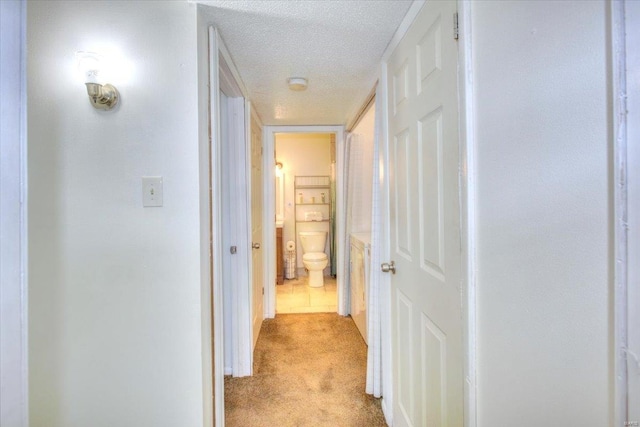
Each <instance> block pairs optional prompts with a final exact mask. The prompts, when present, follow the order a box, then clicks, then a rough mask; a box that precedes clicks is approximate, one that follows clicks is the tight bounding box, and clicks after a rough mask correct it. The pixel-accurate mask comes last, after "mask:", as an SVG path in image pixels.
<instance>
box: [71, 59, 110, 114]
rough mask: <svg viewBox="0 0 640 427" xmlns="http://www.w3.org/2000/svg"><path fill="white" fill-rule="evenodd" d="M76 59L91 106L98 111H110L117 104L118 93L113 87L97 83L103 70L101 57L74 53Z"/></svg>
mask: <svg viewBox="0 0 640 427" xmlns="http://www.w3.org/2000/svg"><path fill="white" fill-rule="evenodd" d="M76 58H77V59H78V70H79V71H80V73H81V74H82V78H83V79H84V82H85V85H86V86H87V94H88V95H89V102H91V105H93V106H94V108H97V109H99V110H111V109H112V108H113V107H115V106H116V104H118V100H119V99H120V93H118V89H116V88H115V87H114V86H113V85H110V84H108V83H107V84H100V83H99V80H100V77H101V76H100V74H101V73H102V72H103V70H104V63H103V62H104V61H103V58H102V56H100V55H99V54H97V53H94V52H76Z"/></svg>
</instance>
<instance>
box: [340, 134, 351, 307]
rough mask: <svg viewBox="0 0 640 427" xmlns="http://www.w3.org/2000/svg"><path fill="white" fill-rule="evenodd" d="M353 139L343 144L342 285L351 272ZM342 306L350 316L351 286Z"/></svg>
mask: <svg viewBox="0 0 640 427" xmlns="http://www.w3.org/2000/svg"><path fill="white" fill-rule="evenodd" d="M353 139H354V135H353V134H352V133H348V134H347V137H346V143H345V144H344V163H343V164H342V168H343V170H342V172H343V174H342V176H344V177H345V182H344V187H343V188H344V189H345V190H346V191H345V192H344V194H343V195H342V200H343V201H344V204H343V206H344V207H345V210H344V212H343V215H344V216H343V224H344V241H343V242H342V250H343V251H344V254H345V256H343V257H342V258H343V260H344V270H343V271H344V272H345V275H346V276H347V277H345V278H343V283H347V284H348V283H349V274H350V271H351V264H350V262H349V252H350V248H351V202H350V199H349V196H350V194H351V187H352V185H351V182H350V181H352V179H353V178H351V179H350V178H349V177H350V170H349V166H350V162H351V160H350V154H351V148H350V147H351V142H352V141H353ZM342 304H343V307H344V315H347V314H351V286H350V285H348V286H345V289H343V293H342Z"/></svg>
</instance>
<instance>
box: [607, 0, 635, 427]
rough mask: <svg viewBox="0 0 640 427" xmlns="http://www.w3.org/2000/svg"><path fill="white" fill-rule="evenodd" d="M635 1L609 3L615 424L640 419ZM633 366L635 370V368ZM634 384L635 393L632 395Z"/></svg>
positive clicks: (612, 422) (612, 421)
mask: <svg viewBox="0 0 640 427" xmlns="http://www.w3.org/2000/svg"><path fill="white" fill-rule="evenodd" d="M630 3H631V2H629V1H628V0H623V1H614V2H611V3H610V5H609V7H610V13H609V19H610V25H609V28H610V41H609V43H610V44H609V49H610V50H611V56H610V59H609V60H610V61H611V63H610V64H609V67H610V69H609V73H610V76H611V77H610V78H611V86H610V92H609V96H610V97H611V127H610V130H611V136H610V137H611V141H612V143H611V148H610V150H611V151H610V156H611V157H610V158H611V162H612V164H611V166H610V174H611V175H610V183H611V184H610V193H611V196H610V200H611V202H612V206H611V208H610V212H611V218H612V219H613V220H612V224H611V229H610V232H611V233H612V235H613V239H612V240H613V241H612V245H613V246H612V253H611V254H610V269H611V272H612V273H611V274H612V283H611V285H610V286H611V288H610V292H611V294H612V295H613V300H612V301H611V304H612V310H613V320H612V322H611V324H610V334H611V336H612V337H613V349H612V367H611V372H610V376H611V377H612V378H613V381H614V390H613V391H614V393H613V394H614V395H613V399H612V402H611V404H612V405H613V408H612V411H611V414H612V415H611V416H612V420H611V424H612V425H623V424H625V422H626V421H629V422H632V421H636V422H637V421H640V420H638V419H634V418H633V417H634V416H637V413H636V414H632V413H631V408H632V407H633V405H634V402H631V401H630V398H633V397H635V399H640V396H638V395H637V393H638V389H637V381H636V382H635V383H631V381H630V377H631V376H632V375H635V372H637V371H638V359H637V354H638V352H639V351H640V348H639V347H638V345H639V344H640V339H639V338H638V337H639V336H640V326H638V322H639V321H640V303H638V301H637V297H638V295H640V267H639V266H638V261H639V260H640V247H639V245H638V244H637V243H636V242H638V241H640V228H638V225H639V223H640V179H639V178H640V176H639V170H638V164H640V149H639V148H638V147H637V144H634V142H635V141H634V137H636V136H638V135H640V126H639V125H638V121H637V120H634V118H637V117H638V111H637V110H633V108H634V107H636V106H637V105H638V104H639V97H638V95H639V94H638V93H637V91H634V87H633V85H634V82H631V84H630V87H627V78H628V77H629V74H628V70H630V69H637V67H638V66H639V65H640V64H638V63H637V62H638V60H637V58H638V57H637V56H633V55H631V56H627V52H636V51H637V49H638V48H640V43H638V40H637V38H636V37H634V35H633V34H632V33H631V29H633V28H637V25H638V22H636V21H637V19H638V15H637V14H632V13H629V11H628V6H627V5H628V4H630ZM634 18H635V21H634ZM632 21H633V22H632ZM629 117H631V118H630V119H629ZM628 135H631V138H629V137H628ZM630 141H632V142H630ZM630 242H631V244H630ZM632 366H633V367H634V372H630V368H631V367H632ZM630 390H632V392H633V393H635V394H634V395H631V394H630V393H631V391H630Z"/></svg>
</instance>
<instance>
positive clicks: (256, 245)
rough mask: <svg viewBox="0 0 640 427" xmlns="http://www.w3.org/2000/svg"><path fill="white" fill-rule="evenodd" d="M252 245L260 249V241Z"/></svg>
mask: <svg viewBox="0 0 640 427" xmlns="http://www.w3.org/2000/svg"><path fill="white" fill-rule="evenodd" d="M251 247H252V248H253V249H260V243H254V244H253V245H251Z"/></svg>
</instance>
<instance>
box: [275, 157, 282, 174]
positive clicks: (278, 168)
mask: <svg viewBox="0 0 640 427" xmlns="http://www.w3.org/2000/svg"><path fill="white" fill-rule="evenodd" d="M276 176H282V162H279V161H277V160H276Z"/></svg>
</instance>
